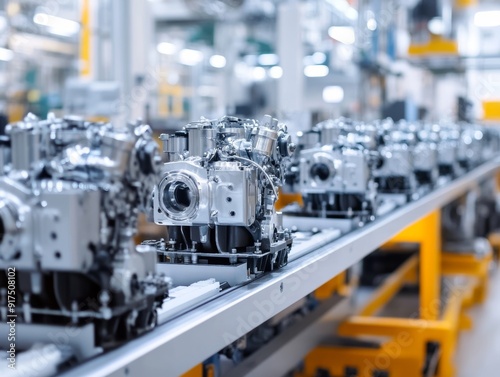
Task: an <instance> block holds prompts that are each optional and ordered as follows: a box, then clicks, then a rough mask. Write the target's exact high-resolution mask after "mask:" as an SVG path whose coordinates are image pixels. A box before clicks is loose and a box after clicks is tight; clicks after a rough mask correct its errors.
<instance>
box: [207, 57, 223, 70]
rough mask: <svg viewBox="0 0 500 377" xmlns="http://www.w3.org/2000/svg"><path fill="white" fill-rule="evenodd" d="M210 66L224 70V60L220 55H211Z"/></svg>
mask: <svg viewBox="0 0 500 377" xmlns="http://www.w3.org/2000/svg"><path fill="white" fill-rule="evenodd" d="M210 65H211V66H212V67H214V68H224V67H225V66H226V58H225V57H224V56H222V55H212V56H211V57H210Z"/></svg>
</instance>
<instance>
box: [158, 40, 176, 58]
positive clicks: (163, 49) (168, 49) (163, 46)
mask: <svg viewBox="0 0 500 377" xmlns="http://www.w3.org/2000/svg"><path fill="white" fill-rule="evenodd" d="M156 50H157V51H158V52H159V53H160V54H164V55H173V54H175V53H176V52H177V46H176V45H174V44H173V43H168V42H161V43H158V46H156Z"/></svg>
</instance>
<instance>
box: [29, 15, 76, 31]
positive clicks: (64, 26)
mask: <svg viewBox="0 0 500 377" xmlns="http://www.w3.org/2000/svg"><path fill="white" fill-rule="evenodd" d="M33 22H34V23H35V24H37V25H40V26H45V27H46V28H47V31H48V32H49V33H51V34H56V35H61V36H65V37H71V36H73V35H75V34H76V33H78V32H79V31H80V24H79V23H78V22H76V21H72V20H68V19H66V18H62V17H56V16H52V15H50V14H46V13H37V14H35V16H34V17H33Z"/></svg>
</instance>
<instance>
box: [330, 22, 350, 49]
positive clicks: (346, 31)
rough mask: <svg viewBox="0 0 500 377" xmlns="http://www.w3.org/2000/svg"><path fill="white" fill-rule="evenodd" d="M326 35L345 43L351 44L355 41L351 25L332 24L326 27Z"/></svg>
mask: <svg viewBox="0 0 500 377" xmlns="http://www.w3.org/2000/svg"><path fill="white" fill-rule="evenodd" d="M328 35H329V36H330V37H331V38H333V39H335V40H336V41H339V42H340V43H343V44H346V45H352V44H354V42H355V41H356V35H355V34H354V28H353V27H352V26H332V27H330V28H329V29H328Z"/></svg>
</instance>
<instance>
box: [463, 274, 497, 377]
mask: <svg viewBox="0 0 500 377" xmlns="http://www.w3.org/2000/svg"><path fill="white" fill-rule="evenodd" d="M490 284H491V285H490V291H489V295H488V299H487V300H486V302H485V303H484V304H483V305H479V306H477V307H474V308H472V309H470V310H469V314H470V316H471V317H472V320H473V321H474V326H473V328H472V330H469V331H463V332H462V333H461V334H460V338H459V343H458V348H457V353H456V356H455V357H456V366H457V374H456V377H498V376H500V270H499V269H498V267H497V269H496V270H495V271H494V273H493V274H492V276H491V280H490Z"/></svg>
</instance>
